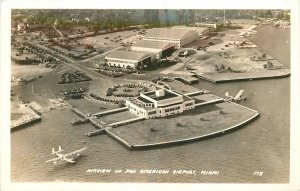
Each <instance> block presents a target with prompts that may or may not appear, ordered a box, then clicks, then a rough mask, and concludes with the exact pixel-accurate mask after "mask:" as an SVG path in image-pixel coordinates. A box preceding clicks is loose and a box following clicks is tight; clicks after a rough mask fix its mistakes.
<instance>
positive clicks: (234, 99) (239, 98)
mask: <svg viewBox="0 0 300 191" xmlns="http://www.w3.org/2000/svg"><path fill="white" fill-rule="evenodd" d="M243 93H244V90H240V91H239V92H238V93H237V94H236V95H235V96H234V97H233V96H231V95H229V92H228V91H227V92H226V93H225V97H226V100H225V101H233V102H237V101H241V100H247V97H242V95H243Z"/></svg>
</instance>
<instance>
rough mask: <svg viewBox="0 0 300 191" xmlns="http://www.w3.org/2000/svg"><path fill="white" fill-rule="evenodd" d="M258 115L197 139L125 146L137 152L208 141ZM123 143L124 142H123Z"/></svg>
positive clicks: (250, 120)
mask: <svg viewBox="0 0 300 191" xmlns="http://www.w3.org/2000/svg"><path fill="white" fill-rule="evenodd" d="M259 115H260V114H259V113H258V112H256V114H255V115H254V116H252V117H251V118H249V119H247V120H245V121H243V122H241V123H239V124H237V125H234V126H231V127H229V128H226V129H223V130H220V131H216V132H213V133H209V134H206V135H202V136H197V137H191V138H187V139H179V140H174V141H168V142H159V143H153V144H143V145H137V144H135V145H130V144H129V143H127V142H126V144H127V145H130V147H128V146H127V145H126V146H127V147H128V148H130V149H135V150H138V149H147V148H154V147H163V146H172V145H178V144H183V143H189V142H194V141H201V140H205V139H208V138H213V137H217V136H220V135H223V134H225V133H229V132H232V131H234V130H237V129H239V128H242V127H243V126H244V125H246V124H248V123H250V122H252V121H253V120H254V119H256V118H258V117H259ZM123 141H124V140H123Z"/></svg>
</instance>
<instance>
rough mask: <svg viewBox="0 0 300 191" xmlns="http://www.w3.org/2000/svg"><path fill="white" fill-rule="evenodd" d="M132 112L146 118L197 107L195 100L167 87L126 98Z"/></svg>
mask: <svg viewBox="0 0 300 191" xmlns="http://www.w3.org/2000/svg"><path fill="white" fill-rule="evenodd" d="M126 106H127V107H128V108H129V111H130V112H131V113H134V114H135V115H137V116H139V117H145V118H146V119H150V118H156V117H165V116H169V115H174V114H178V113H182V112H183V111H185V110H189V109H194V108H195V100H194V99H192V98H190V97H188V96H186V95H181V94H179V93H176V92H174V91H171V90H167V89H159V90H154V91H149V92H145V93H141V94H140V96H139V97H137V98H129V99H128V100H126Z"/></svg>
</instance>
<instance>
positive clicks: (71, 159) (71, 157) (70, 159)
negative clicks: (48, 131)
mask: <svg viewBox="0 0 300 191" xmlns="http://www.w3.org/2000/svg"><path fill="white" fill-rule="evenodd" d="M85 149H87V147H84V148H82V149H78V150H76V151H73V152H71V153H68V154H61V152H62V151H64V150H62V149H61V146H58V151H55V150H54V148H52V153H51V154H52V155H56V156H57V157H56V158H53V159H50V160H47V161H46V162H53V163H54V164H56V163H57V162H58V161H63V162H66V163H75V162H76V159H77V158H78V157H79V156H80V154H79V153H80V152H82V151H84V150H85Z"/></svg>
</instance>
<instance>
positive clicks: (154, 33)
mask: <svg viewBox="0 0 300 191" xmlns="http://www.w3.org/2000/svg"><path fill="white" fill-rule="evenodd" d="M192 33H196V31H195V30H188V29H176V28H153V29H152V30H150V31H149V32H148V33H147V34H145V36H144V37H157V38H168V39H183V38H184V37H186V36H188V35H190V34H192Z"/></svg>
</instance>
